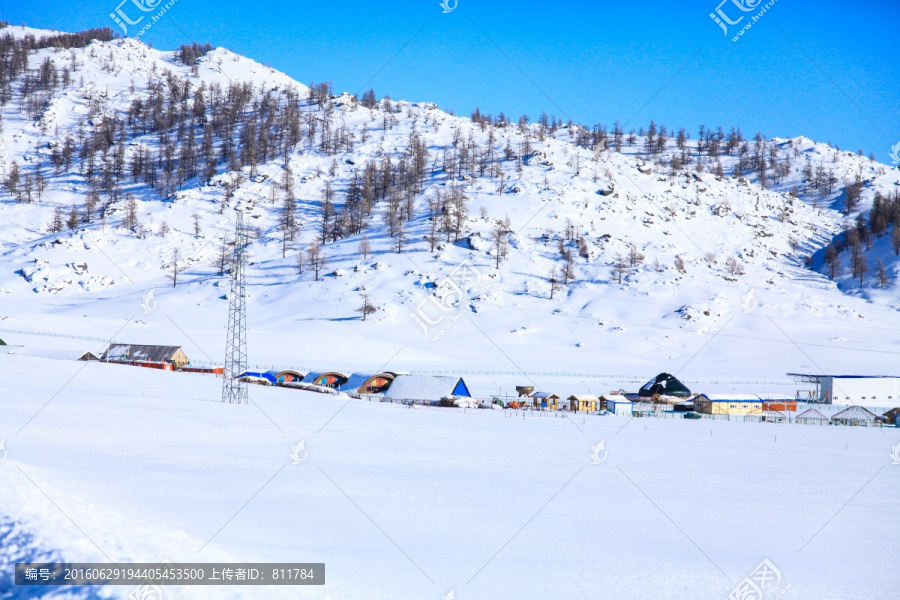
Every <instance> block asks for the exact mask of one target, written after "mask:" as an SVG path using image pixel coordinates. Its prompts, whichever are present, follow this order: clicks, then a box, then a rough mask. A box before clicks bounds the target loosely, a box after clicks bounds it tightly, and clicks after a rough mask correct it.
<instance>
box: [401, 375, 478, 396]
mask: <svg viewBox="0 0 900 600" xmlns="http://www.w3.org/2000/svg"><path fill="white" fill-rule="evenodd" d="M453 397H466V398H471V397H472V394H470V393H469V388H468V386H467V385H466V382H465V381H463V379H462V377H453V376H449V375H398V376H397V377H396V378H395V379H394V381H393V383H391V385H390V387H388V389H387V391H385V393H384V398H385V400H392V401H393V400H401V401H402V400H411V401H420V400H421V401H424V402H440V401H441V399H442V398H453Z"/></svg>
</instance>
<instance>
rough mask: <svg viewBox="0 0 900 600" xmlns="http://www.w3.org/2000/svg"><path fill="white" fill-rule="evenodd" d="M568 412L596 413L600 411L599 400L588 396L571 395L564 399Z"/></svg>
mask: <svg viewBox="0 0 900 600" xmlns="http://www.w3.org/2000/svg"><path fill="white" fill-rule="evenodd" d="M566 400H568V402H569V410H571V411H575V412H596V411H598V410H600V398H598V397H597V396H591V395H590V394H572V395H571V396H569V397H568V398H566Z"/></svg>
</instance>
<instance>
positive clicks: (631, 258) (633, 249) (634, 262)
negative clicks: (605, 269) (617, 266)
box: [628, 244, 645, 269]
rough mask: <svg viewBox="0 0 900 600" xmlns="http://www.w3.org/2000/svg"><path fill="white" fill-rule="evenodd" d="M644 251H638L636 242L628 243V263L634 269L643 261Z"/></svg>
mask: <svg viewBox="0 0 900 600" xmlns="http://www.w3.org/2000/svg"><path fill="white" fill-rule="evenodd" d="M644 258H645V256H644V253H643V252H641V251H640V249H639V248H638V247H637V245H636V244H628V265H629V266H630V267H631V268H632V269H634V268H635V267H638V266H640V264H641V263H643V262H644Z"/></svg>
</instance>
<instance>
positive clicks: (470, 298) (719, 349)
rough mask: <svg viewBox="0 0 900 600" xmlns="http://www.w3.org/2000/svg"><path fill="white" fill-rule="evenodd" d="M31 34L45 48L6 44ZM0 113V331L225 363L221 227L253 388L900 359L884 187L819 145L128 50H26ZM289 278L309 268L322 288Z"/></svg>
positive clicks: (831, 366) (228, 57)
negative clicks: (273, 383) (459, 104)
mask: <svg viewBox="0 0 900 600" xmlns="http://www.w3.org/2000/svg"><path fill="white" fill-rule="evenodd" d="M28 34H31V35H34V36H35V37H36V38H37V39H39V38H40V37H41V35H42V34H41V33H40V32H37V31H35V30H28V31H26V30H23V29H22V28H19V27H7V28H4V29H0V36H3V35H8V36H11V37H12V38H15V39H18V40H23V39H24V37H25V36H26V35H28ZM46 35H50V32H47V33H46ZM9 43H11V42H7V45H8V44H9ZM7 47H8V46H7ZM4 98H5V99H6V102H5V103H4V104H3V109H2V125H3V129H2V137H0V159H2V160H0V165H2V167H0V168H2V169H3V172H2V173H0V179H2V180H3V181H6V182H7V186H6V188H5V189H3V190H2V191H0V223H2V225H0V240H2V244H3V246H2V252H3V254H2V256H3V268H2V270H0V297H2V299H3V302H2V305H0V313H2V314H0V319H2V320H0V333H3V332H4V330H6V331H13V332H25V331H31V332H46V333H54V334H64V335H73V336H83V337H94V338H96V339H107V338H109V337H114V338H115V339H117V340H120V341H132V342H135V343H138V342H143V343H154V342H155V343H177V344H183V345H185V349H186V351H187V352H188V355H189V356H190V357H191V358H192V359H195V360H196V361H199V362H210V363H212V362H219V361H221V357H222V347H223V341H222V340H223V334H224V331H223V328H224V324H225V314H226V310H227V302H226V300H225V298H227V294H228V275H227V261H224V260H223V259H222V257H223V256H227V253H228V249H229V246H228V241H229V236H230V235H231V232H232V229H233V225H234V214H235V212H234V211H235V209H239V210H243V211H245V214H246V216H247V218H246V221H247V223H248V225H249V226H250V227H251V234H252V243H251V246H250V249H249V255H250V261H251V264H250V267H249V269H248V273H247V276H248V283H249V284H250V299H249V322H250V336H249V341H250V355H251V364H272V365H284V366H288V365H292V366H300V367H308V368H341V369H344V370H348V371H352V370H365V369H380V368H384V367H385V365H387V364H388V363H390V365H391V366H393V367H395V368H400V369H418V370H433V371H437V370H449V371H452V370H470V371H475V370H481V371H490V372H514V373H515V372H524V373H525V374H526V375H523V377H525V376H527V377H529V378H532V379H533V380H536V381H537V383H538V385H539V386H540V385H541V384H542V383H544V380H541V379H540V378H541V375H539V374H540V373H548V372H578V373H601V374H603V373H605V374H610V375H623V374H627V375H632V374H635V375H646V376H647V377H648V378H649V376H650V375H653V374H655V373H657V372H659V371H663V370H667V371H671V372H676V371H679V370H682V369H684V373H683V375H682V377H683V378H686V379H687V380H688V381H691V380H695V381H704V380H705V381H713V380H716V381H720V380H723V381H724V380H727V381H732V380H734V381H737V380H774V379H783V375H784V373H785V372H787V371H813V372H818V371H820V370H826V371H827V370H839V371H847V372H853V371H862V372H867V373H869V372H871V373H879V372H888V371H890V370H891V368H892V365H894V364H895V363H896V359H895V354H896V353H897V352H900V343H898V342H900V340H898V331H900V327H897V326H896V325H895V324H896V323H897V318H896V315H897V313H896V311H897V309H898V307H900V299H898V287H897V284H896V279H897V273H898V268H900V263H898V260H897V256H896V253H895V252H894V249H893V247H892V246H891V242H890V240H891V236H892V235H896V234H895V233H893V232H896V231H898V229H900V201H898V200H897V190H898V189H900V188H898V187H897V186H898V185H900V171H897V170H896V169H892V168H890V167H888V166H886V165H882V164H879V163H877V162H874V161H872V160H870V159H869V158H866V157H864V156H861V155H860V154H857V153H850V152H845V151H840V150H838V149H836V148H832V147H830V146H829V145H827V144H822V143H815V142H812V141H810V140H808V139H805V138H794V139H779V138H773V139H764V138H762V137H757V138H756V139H749V138H748V139H744V137H743V135H737V134H736V132H735V131H734V130H732V132H729V133H724V132H723V133H721V135H719V133H718V132H717V131H713V130H708V129H704V131H703V132H702V133H701V136H700V139H687V138H686V136H685V139H679V136H678V134H677V131H674V132H673V131H671V130H670V131H668V132H664V131H663V128H661V127H660V126H659V125H658V124H655V123H654V124H652V125H650V126H647V125H645V126H643V127H640V126H639V125H637V124H633V123H632V124H626V125H624V126H622V129H621V130H618V135H617V129H616V127H615V125H609V126H608V127H604V128H601V127H599V126H596V127H591V128H587V127H583V126H580V125H576V124H572V123H561V122H559V121H557V119H556V118H555V117H547V116H546V115H544V116H543V117H542V118H540V119H535V120H534V122H530V121H529V122H526V121H524V120H519V121H518V123H516V122H511V121H510V120H509V119H508V118H506V117H504V116H502V115H501V116H499V117H491V116H488V115H481V114H479V113H476V114H475V115H473V117H472V118H466V117H461V116H454V115H452V114H448V113H446V112H444V111H442V110H440V109H439V108H438V107H437V106H435V105H434V104H431V103H427V102H408V101H391V100H390V99H381V100H376V99H375V98H374V95H372V96H367V95H363V96H362V97H361V98H360V99H357V98H356V97H354V96H351V95H350V94H346V93H344V94H334V93H333V92H332V90H330V88H329V86H328V85H327V84H318V85H317V84H311V85H309V86H307V85H303V84H301V83H299V82H296V81H293V80H292V79H290V78H289V77H287V76H286V75H284V74H281V73H278V72H276V71H274V70H272V69H270V68H267V67H264V66H262V65H260V64H258V63H256V62H254V61H252V60H249V59H246V58H243V57H240V56H237V55H235V54H233V53H231V52H229V51H227V50H225V49H222V48H217V49H211V50H209V51H206V50H205V49H200V50H199V51H197V49H196V48H195V49H194V50H193V51H189V52H185V51H184V50H182V51H181V52H166V51H160V50H155V49H151V48H148V47H147V46H145V45H143V44H142V43H140V42H137V41H134V40H131V39H125V40H120V39H110V40H109V41H99V40H95V41H93V42H91V43H89V44H87V45H85V46H84V47H69V48H60V47H47V48H40V49H32V50H29V51H28V53H27V67H24V68H20V69H19V70H18V72H17V73H16V77H14V78H12V79H11V80H10V84H9V86H8V89H6V90H4ZM632 128H635V129H636V131H634V132H632V131H631V130H632ZM661 134H662V135H661ZM598 145H599V146H598ZM807 164H808V165H809V166H807ZM11 177H12V178H13V179H14V180H15V181H14V182H13V184H12V185H10V183H9V182H10V179H11ZM848 195H849V196H850V199H851V202H850V206H849V210H848V203H847V199H848ZM876 198H878V199H877V200H876ZM892 203H893V204H892ZM876 204H877V205H878V206H879V207H880V208H879V211H881V213H884V214H885V215H887V218H888V221H887V224H886V225H884V226H879V227H880V228H875V229H877V233H875V234H873V235H871V236H870V239H869V238H866V239H862V240H858V241H857V242H855V244H856V247H857V250H856V251H855V252H854V251H853V250H852V249H851V248H850V245H851V244H850V241H848V239H847V236H848V235H849V234H848V233H847V231H848V228H849V227H851V226H852V227H853V228H854V229H857V228H856V225H855V224H856V223H857V220H858V217H860V216H863V218H864V219H865V215H867V214H869V212H868V211H870V210H871V209H872V207H873V205H876ZM885 206H887V208H886V209H885V208H884V207H885ZM891 211H893V212H891ZM864 229H867V227H864ZM867 231H868V229H867ZM854 235H857V236H858V235H859V234H854ZM835 239H839V240H844V242H839V243H838V244H837V245H838V246H841V245H843V246H844V247H846V249H845V250H843V251H842V252H841V254H840V256H841V259H839V260H840V261H841V262H842V264H843V267H844V268H843V269H837V268H835V269H834V279H833V280H832V279H831V278H830V277H829V275H830V274H831V273H832V264H833V261H831V260H829V262H828V263H827V264H826V247H827V246H828V245H829V244H831V243H832V242H834V240H835ZM363 240H365V242H364V241H363ZM319 244H321V247H319ZM361 244H362V245H366V244H368V246H370V249H367V250H366V251H365V252H363V251H361ZM498 249H499V252H500V254H501V256H500V257H498V256H497V253H498ZM851 253H853V254H854V256H856V258H855V259H853V260H851V257H850V255H851ZM298 254H302V256H303V257H304V259H303V263H304V265H302V273H301V272H300V269H301V265H299V264H298ZM311 254H313V255H315V254H318V255H319V256H325V257H327V265H324V266H322V267H321V268H320V269H319V272H318V273H317V272H316V269H315V268H314V266H315V265H314V264H310V263H311V262H312V263H315V262H316V259H315V258H313V259H312V260H311V256H310V255H311ZM860 256H862V257H864V258H865V259H866V264H867V265H868V267H869V269H868V272H867V273H864V276H863V278H862V281H861V285H860V278H859V277H856V276H855V273H856V274H858V269H855V268H851V262H853V264H854V265H855V264H858V263H859V262H860V258H859V257H860ZM498 258H499V260H498ZM878 259H880V260H881V261H882V265H883V267H884V268H883V273H884V274H883V277H881V278H880V280H879V277H878V276H877V275H878V273H877V261H878ZM460 265H463V269H464V270H466V272H468V273H469V275H470V277H469V280H468V281H467V282H466V284H465V285H462V286H460V288H461V289H459V290H455V289H452V288H449V287H448V285H447V282H446V280H445V278H446V277H448V276H450V275H451V274H453V273H456V274H457V275H454V276H453V277H456V278H458V274H459V273H460V271H454V270H455V269H458V268H459V266H460ZM551 273H553V275H551ZM176 274H177V280H176V282H175V285H174V286H173V281H172V280H171V278H170V277H171V276H172V275H176ZM551 279H555V280H558V283H556V284H554V283H552V281H551ZM151 290H152V291H153V302H155V303H156V304H153V303H151V304H148V303H147V301H146V300H145V298H147V294H148V292H150V291H151ZM363 293H364V294H365V295H367V296H368V299H369V301H370V302H371V303H372V305H373V306H374V307H375V309H376V310H375V312H374V313H373V314H371V315H369V316H368V317H367V318H366V320H365V321H363V320H362V319H361V317H360V313H359V312H357V310H356V309H357V308H358V307H359V306H360V305H361V303H362V299H361V294H363ZM551 293H552V296H553V297H552V299H551V298H550V296H551ZM142 302H143V305H142ZM423 303H424V304H423ZM150 306H152V307H155V308H154V310H152V311H147V310H146V308H148V307H150ZM411 315H415V316H411ZM128 319H133V320H132V321H127V320H128ZM123 327H124V329H123ZM3 335H4V337H5V338H7V341H8V342H9V343H16V344H26V345H46V346H55V345H60V344H70V345H78V346H79V347H80V346H83V345H85V343H84V342H76V341H73V340H70V339H66V338H62V339H55V338H49V337H40V336H34V335H25V334H22V333H15V334H8V333H3ZM714 341H715V343H713V342H714ZM94 345H98V344H97V343H96V342H95V343H94ZM707 346H709V347H707ZM701 352H702V354H701ZM613 379H614V378H613ZM602 385H604V386H605V385H606V383H603V384H602ZM729 387H730V386H729Z"/></svg>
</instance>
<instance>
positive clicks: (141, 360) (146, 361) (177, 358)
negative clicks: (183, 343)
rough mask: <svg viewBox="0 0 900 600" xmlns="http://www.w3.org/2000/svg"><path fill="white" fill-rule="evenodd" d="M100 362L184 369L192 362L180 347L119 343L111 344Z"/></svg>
mask: <svg viewBox="0 0 900 600" xmlns="http://www.w3.org/2000/svg"><path fill="white" fill-rule="evenodd" d="M100 360H102V361H104V362H115V363H127V364H136V365H140V366H148V367H149V366H156V365H171V366H173V367H175V368H178V367H182V366H184V365H186V364H188V363H189V362H190V361H189V360H188V357H187V355H185V353H184V351H183V350H182V349H181V347H180V346H155V345H148V344H117V343H113V344H110V345H109V347H108V348H107V349H106V351H105V352H104V353H103V354H102V355H101V356H100Z"/></svg>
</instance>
